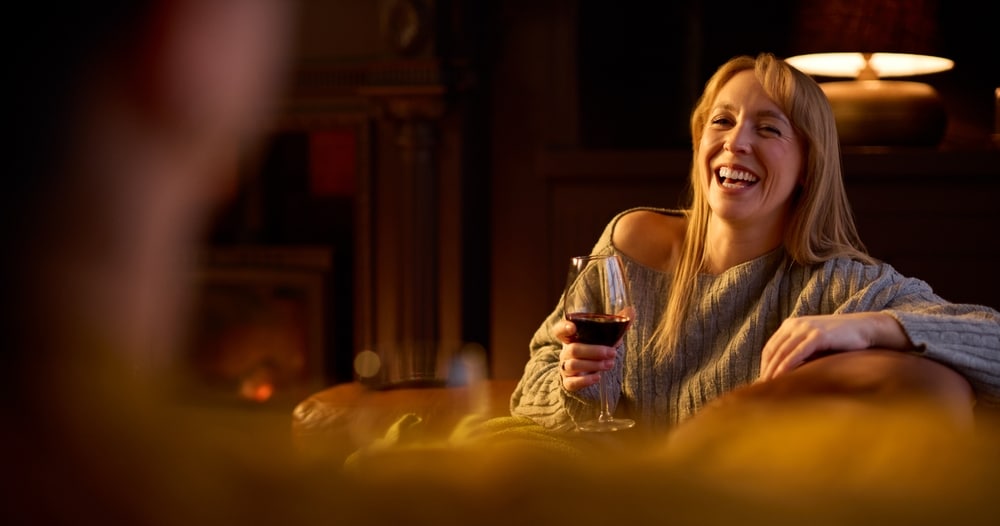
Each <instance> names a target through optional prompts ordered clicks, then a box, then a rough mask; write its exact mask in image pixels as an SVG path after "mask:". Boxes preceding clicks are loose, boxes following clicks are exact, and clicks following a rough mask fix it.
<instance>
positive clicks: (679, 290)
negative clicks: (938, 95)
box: [653, 53, 874, 356]
mask: <svg viewBox="0 0 1000 526" xmlns="http://www.w3.org/2000/svg"><path fill="white" fill-rule="evenodd" d="M746 70H752V71H753V72H754V75H755V76H756V77H757V80H758V81H759V82H760V84H761V85H762V86H763V88H764V92H765V93H767V95H768V97H770V98H771V99H772V100H773V101H774V102H775V103H776V104H777V105H778V107H779V108H781V110H782V111H783V112H784V113H785V115H787V116H788V118H789V119H790V120H791V122H792V126H794V128H795V131H796V133H797V134H798V135H799V136H800V137H802V139H803V150H804V151H803V154H804V155H803V158H804V159H805V162H804V173H803V177H802V183H801V185H800V188H799V189H798V190H797V192H796V193H795V194H794V195H793V197H792V199H793V203H792V208H791V212H790V214H791V215H790V217H789V221H788V224H787V227H786V229H785V236H784V248H785V251H786V252H787V254H788V255H789V257H791V258H792V260H793V261H794V262H795V263H798V264H800V265H812V264H815V263H819V262H822V261H826V260H829V259H832V258H836V257H842V256H844V257H851V258H855V259H858V260H860V261H864V262H869V263H870V262H873V261H874V260H873V259H872V258H871V257H870V256H869V255H868V253H867V250H866V249H865V246H864V244H863V243H862V242H861V238H860V237H859V236H858V232H857V228H856V227H855V225H854V217H853V215H852V213H851V207H850V203H849V202H848V200H847V193H846V192H845V190H844V182H843V176H842V173H841V165H840V143H839V140H838V138H837V127H836V122H835V121H834V117H833V111H832V109H831V108H830V103H829V101H828V100H827V98H826V95H825V94H824V93H823V90H822V89H821V88H820V87H819V85H818V84H817V83H816V82H815V81H814V80H813V79H812V78H811V77H809V76H807V75H806V74H804V73H802V72H801V71H799V70H797V69H795V68H793V67H792V66H790V65H788V64H787V63H785V62H784V61H783V60H781V59H778V58H776V57H775V56H774V55H773V54H770V53H762V54H760V55H757V56H756V57H751V56H745V55H744V56H737V57H734V58H732V59H730V60H729V61H727V62H726V63H725V64H723V65H722V66H721V67H720V68H719V69H718V70H717V71H716V72H715V74H714V75H712V77H711V78H710V79H709V80H708V82H707V83H706V84H705V90H704V91H703V92H702V94H701V97H700V98H699V99H698V101H697V103H696V104H695V108H694V111H693V112H692V114H691V139H692V147H693V156H692V159H693V161H692V163H691V179H690V181H689V188H688V190H689V192H690V207H689V208H688V210H687V219H688V222H687V232H686V234H685V236H684V241H683V243H682V246H681V257H680V258H677V260H676V261H677V263H676V267H675V268H674V276H673V283H672V285H671V288H670V292H669V294H668V297H667V308H666V313H665V316H664V317H663V318H662V320H661V321H660V325H659V326H658V327H657V329H656V331H655V333H654V335H653V340H654V342H656V344H657V345H656V347H657V348H658V349H660V351H659V352H660V353H666V352H668V350H669V349H672V348H673V347H674V346H675V345H676V344H677V342H678V337H677V335H678V333H679V332H680V327H681V326H682V324H683V322H684V319H685V317H686V316H687V314H688V311H689V299H690V298H691V297H692V296H693V295H694V294H695V293H696V292H697V291H696V286H697V278H698V274H699V273H700V272H701V271H702V269H703V268H704V264H705V235H706V232H707V231H708V220H709V217H710V216H711V214H712V211H711V209H710V208H709V205H708V198H707V196H706V195H705V189H704V187H703V185H702V184H700V183H701V181H702V180H703V179H704V177H705V174H704V173H703V171H704V168H705V167H704V166H702V165H701V164H700V163H698V161H697V159H698V153H699V149H700V147H701V135H702V131H703V130H704V128H705V125H706V123H707V122H708V119H709V112H710V111H711V108H712V105H713V103H714V102H715V97H716V96H717V95H718V93H719V90H721V89H722V87H723V86H724V85H725V84H726V83H727V82H728V81H729V80H730V79H731V78H733V76H735V75H736V74H737V73H739V72H741V71H746ZM662 355H663V354H661V356H662Z"/></svg>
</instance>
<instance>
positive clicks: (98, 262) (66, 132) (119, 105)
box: [0, 0, 295, 389]
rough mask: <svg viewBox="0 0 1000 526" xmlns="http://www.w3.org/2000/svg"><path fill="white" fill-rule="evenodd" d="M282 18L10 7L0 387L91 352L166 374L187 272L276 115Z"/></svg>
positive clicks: (179, 1) (197, 6)
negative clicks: (221, 199)
mask: <svg viewBox="0 0 1000 526" xmlns="http://www.w3.org/2000/svg"><path fill="white" fill-rule="evenodd" d="M294 6H295V2H293V1H288V0H94V1H90V2H83V3H79V2H77V3H71V4H70V5H67V6H60V7H58V8H54V7H52V6H50V5H46V4H45V3H44V2H15V3H14V4H12V6H11V7H10V8H9V9H8V15H7V16H5V20H6V21H7V25H8V26H12V27H8V28H7V31H4V33H5V35H8V36H5V37H4V38H12V39H15V40H14V41H12V42H9V43H8V45H7V48H6V49H8V50H10V55H12V57H11V58H10V61H11V63H12V64H13V68H12V69H13V71H11V73H10V74H9V77H10V82H9V84H8V86H7V89H8V90H9V92H8V93H9V96H8V97H7V98H6V100H7V101H8V110H7V111H8V119H7V122H6V126H5V128H6V130H7V132H6V133H7V134H8V136H7V137H6V138H5V140H4V141H3V144H4V149H5V151H4V159H5V160H6V161H7V168H6V170H5V173H4V176H5V191H4V192H2V195H3V197H2V198H0V199H2V203H0V210H2V214H3V215H2V217H0V231H2V232H3V237H2V239H0V241H2V242H3V246H4V250H5V253H6V256H5V258H4V264H3V267H2V269H0V276H2V278H0V279H2V280H3V282H2V286H3V290H4V291H5V294H4V297H3V300H2V301H3V311H2V312H0V319H2V320H3V321H2V322H0V323H2V324H3V326H2V328H3V333H4V334H5V335H6V336H7V337H8V338H9V339H8V345H7V349H6V351H5V352H4V363H3V365H5V366H7V367H5V370H14V371H21V372H22V374H17V375H15V376H16V377H17V378H20V379H22V380H18V381H15V382H13V383H11V384H9V385H7V387H8V388H10V387H13V388H15V389H16V388H17V387H18V386H19V385H20V387H27V386H29V385H30V386H31V387H32V388H44V386H40V384H44V383H46V381H47V380H46V379H47V378H50V373H52V372H53V371H54V370H59V369H61V368H60V367H57V366H55V364H57V363H63V364H65V365H67V366H68V365H69V363H71V362H79V363H78V365H83V366H85V365H86V364H87V363H88V362H89V361H91V360H94V361H97V355H102V356H105V357H110V358H111V360H110V361H112V362H115V361H121V362H122V363H123V364H124V365H125V367H126V368H127V369H133V370H135V369H141V368H144V367H146V368H152V369H157V368H159V367H160V366H162V365H165V364H166V363H167V362H169V357H170V353H171V351H172V347H173V346H174V345H175V344H176V343H177V341H178V337H179V336H180V332H181V328H180V327H179V325H178V322H179V320H181V319H183V318H182V316H181V314H182V312H181V309H182V308H183V306H184V305H185V299H186V298H185V294H186V291H187V289H188V287H187V286H185V282H184V280H185V279H186V278H187V270H188V266H187V265H188V262H189V259H190V257H191V254H192V251H193V250H194V249H195V248H196V242H197V241H198V239H199V236H200V235H201V230H202V229H203V228H204V226H205V221H206V220H207V218H208V217H209V214H210V213H211V212H212V207H213V206H214V203H215V200H214V199H213V198H214V196H215V195H216V194H217V192H218V190H219V188H221V187H222V186H223V185H228V184H231V183H232V181H231V180H230V179H231V178H232V177H234V176H235V175H236V170H235V165H234V163H235V162H236V158H237V155H238V154H239V152H240V151H241V150H245V149H246V148H248V147H252V146H253V143H254V140H255V138H256V136H257V135H258V133H259V132H261V131H263V129H264V126H265V124H266V122H267V119H268V118H269V116H270V111H271V109H272V106H273V104H274V103H275V102H276V99H277V95H278V90H279V89H280V88H281V84H282V80H283V78H284V77H283V75H282V73H283V69H284V65H285V59H286V56H287V51H288V48H289V46H288V44H289V41H290V36H291V34H290V30H291V29H292V26H291V23H292V21H293V20H294V18H293V16H292V15H293V14H294V13H293V8H294ZM13 35H16V36H13ZM9 64H10V63H9ZM70 369H71V370H72V368H70ZM51 380H52V381H58V380H57V379H55V378H52V379H51ZM18 382H21V383H20V384H19V383H18Z"/></svg>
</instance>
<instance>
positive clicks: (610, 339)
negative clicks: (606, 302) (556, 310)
mask: <svg viewBox="0 0 1000 526" xmlns="http://www.w3.org/2000/svg"><path fill="white" fill-rule="evenodd" d="M566 319H567V320H569V321H571V322H573V323H574V324H575V325H576V339H575V340H576V341H578V342H581V343H590V344H593V345H607V346H609V347H610V346H612V345H614V344H616V343H618V339H619V338H621V337H622V334H625V329H627V328H628V324H629V322H630V321H631V320H629V319H628V318H626V317H624V316H617V315H614V314H594V313H592V312H573V313H570V314H568V315H566Z"/></svg>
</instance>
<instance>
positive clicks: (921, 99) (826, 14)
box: [787, 0, 954, 147]
mask: <svg viewBox="0 0 1000 526" xmlns="http://www.w3.org/2000/svg"><path fill="white" fill-rule="evenodd" d="M800 4H802V5H801V7H800V8H799V9H798V13H797V18H796V32H795V38H794V39H793V43H792V49H793V50H794V51H795V52H796V53H797V54H796V55H795V56H791V57H789V58H788V59H787V60H788V62H789V63H790V64H792V65H793V66H795V67H796V68H798V69H800V70H802V71H803V72H805V73H808V74H810V75H813V76H815V77H833V78H838V77H848V78H851V79H852V80H846V81H829V82H820V86H821V87H822V88H823V91H824V92H825V93H826V96H827V98H828V99H829V100H830V105H831V106H832V107H833V113H834V116H835V117H836V120H837V130H838V133H839V135H840V142H841V144H842V145H845V146H887V147H934V146H937V145H938V144H939V143H940V142H941V139H942V138H943V137H944V133H945V129H946V127H947V123H948V118H947V112H946V111H945V106H944V101H943V100H942V98H941V96H940V95H939V94H938V92H937V90H935V89H934V87H933V86H931V85H929V84H925V83H922V82H914V81H902V80H884V79H886V78H895V77H908V76H913V75H926V74H930V73H938V72H942V71H947V70H949V69H951V68H952V67H953V66H954V62H953V61H951V60H949V59H947V58H942V57H939V56H937V51H936V50H937V49H938V48H939V46H938V36H937V35H938V31H937V4H936V2H933V1H928V0H896V1H889V0H882V1H877V0H827V1H824V2H801V3H800Z"/></svg>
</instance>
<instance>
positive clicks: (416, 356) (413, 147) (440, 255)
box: [359, 86, 461, 383]
mask: <svg viewBox="0 0 1000 526" xmlns="http://www.w3.org/2000/svg"><path fill="white" fill-rule="evenodd" d="M362 92H363V93H364V94H365V95H367V96H369V97H370V98H371V99H370V100H372V101H373V102H374V103H375V104H374V107H375V108H376V126H377V128H378V129H379V131H378V133H377V137H378V138H377V139H376V142H377V143H379V144H380V147H379V148H378V158H377V159H376V164H378V166H377V167H376V169H375V170H374V174H375V177H374V180H373V182H372V186H371V203H370V211H371V212H370V213H371V216H370V218H371V223H370V229H371V230H370V237H369V239H370V240H371V269H372V270H371V272H372V274H371V276H370V282H369V283H368V286H369V290H368V291H367V292H362V293H361V297H362V298H365V297H368V298H370V299H371V300H372V303H371V304H370V305H368V308H369V309H370V310H369V311H368V312H366V313H362V317H363V318H364V319H362V320H361V322H362V325H363V327H362V341H361V342H359V343H360V344H361V348H362V349H371V350H374V351H376V352H377V353H378V354H379V355H380V358H381V360H382V362H383V363H382V367H383V369H384V371H382V372H381V373H380V374H381V375H382V377H381V378H378V379H376V380H377V381H380V382H384V381H391V382H398V381H412V382H417V383H420V382H422V381H431V380H435V379H437V380H440V379H441V378H440V376H441V375H443V374H445V373H446V366H447V364H446V363H438V362H436V361H435V360H436V359H438V357H439V356H442V357H445V356H446V355H447V353H448V352H449V351H450V350H451V349H453V348H454V347H456V346H458V345H459V344H460V343H461V334H460V331H459V327H460V323H458V322H459V321H460V316H461V313H460V312H458V311H457V308H454V307H453V306H457V305H459V303H460V302H459V300H458V299H457V298H449V297H446V296H447V295H455V294H457V293H458V292H459V291H458V290H457V288H456V287H453V286H449V285H448V283H453V282H455V280H457V279H458V276H455V275H453V274H455V272H451V273H448V272H447V270H445V269H454V268H457V264H456V263H455V262H449V261H445V259H447V258H452V255H453V254H456V253H458V252H459V251H458V250H451V249H450V248H449V247H451V246H452V245H455V244H457V243H458V242H459V240H458V239H457V237H456V236H454V235H452V234H450V232H452V231H454V230H455V228H454V226H455V223H456V222H457V218H453V216H452V215H450V213H449V212H448V211H449V210H457V209H459V208H460V206H461V203H460V202H457V201H456V200H455V198H453V197H451V196H452V195H453V194H452V193H449V192H447V191H444V187H445V186H446V183H445V180H446V179H447V177H446V175H445V174H444V173H443V172H444V170H443V168H442V166H441V162H440V148H441V135H442V129H441V128H442V117H443V116H444V113H445V102H444V100H443V96H442V95H443V93H444V89H443V87H438V86H419V87H405V86H397V87H385V88H377V87H370V88H365V89H364V90H363V91H362ZM441 351H443V353H442V352H441Z"/></svg>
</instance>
